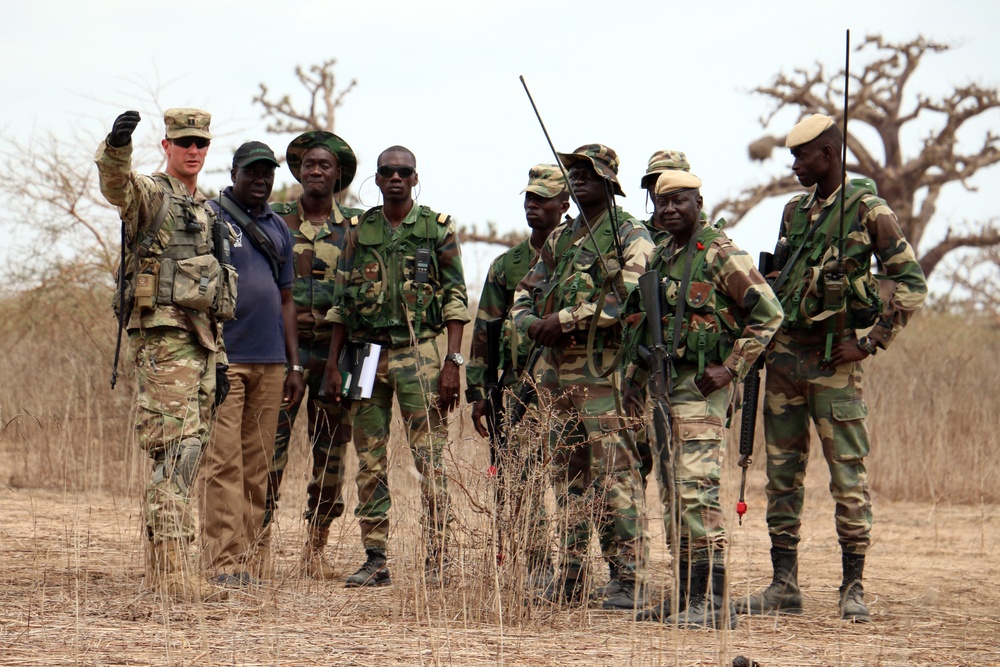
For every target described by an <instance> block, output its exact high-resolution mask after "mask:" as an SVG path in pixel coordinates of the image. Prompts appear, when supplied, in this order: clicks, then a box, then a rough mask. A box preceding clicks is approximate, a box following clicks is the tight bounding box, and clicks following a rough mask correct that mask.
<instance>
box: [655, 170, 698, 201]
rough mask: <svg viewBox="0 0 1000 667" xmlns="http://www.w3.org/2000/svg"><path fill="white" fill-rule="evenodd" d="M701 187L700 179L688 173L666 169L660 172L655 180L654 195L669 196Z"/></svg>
mask: <svg viewBox="0 0 1000 667" xmlns="http://www.w3.org/2000/svg"><path fill="white" fill-rule="evenodd" d="M700 187H701V179H700V178H698V177H697V176H695V175H694V174H692V173H691V172H689V171H681V170H680V169H667V170H665V171H662V172H660V175H659V177H657V179H656V195H657V196H660V195H669V194H671V193H673V192H679V191H681V190H693V189H694V188H700Z"/></svg>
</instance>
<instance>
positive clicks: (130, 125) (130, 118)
mask: <svg viewBox="0 0 1000 667" xmlns="http://www.w3.org/2000/svg"><path fill="white" fill-rule="evenodd" d="M139 120H140V119H139V112H138V111H126V112H125V113H123V114H122V115H120V116H118V118H115V124H114V125H112V126H111V134H109V135H108V146H114V147H115V148H121V147H122V146H128V145H129V143H130V142H131V141H132V133H133V132H135V126H136V125H138V124H139Z"/></svg>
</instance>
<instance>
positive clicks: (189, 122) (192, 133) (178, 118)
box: [163, 109, 212, 139]
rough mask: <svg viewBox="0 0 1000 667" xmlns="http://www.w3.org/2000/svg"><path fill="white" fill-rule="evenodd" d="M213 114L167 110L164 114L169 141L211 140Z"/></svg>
mask: <svg viewBox="0 0 1000 667" xmlns="http://www.w3.org/2000/svg"><path fill="white" fill-rule="evenodd" d="M211 122H212V114H210V113H208V112H207V111H202V110H201V109H167V110H166V111H164V112H163V124H164V125H166V126H167V139H180V138H181V137H201V138H202V139H211V138H212V134H211V132H209V130H208V126H209V124H211Z"/></svg>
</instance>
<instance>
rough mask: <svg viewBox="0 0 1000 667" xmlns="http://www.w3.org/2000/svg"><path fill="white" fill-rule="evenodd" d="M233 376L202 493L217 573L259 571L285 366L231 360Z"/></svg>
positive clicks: (204, 525)
mask: <svg viewBox="0 0 1000 667" xmlns="http://www.w3.org/2000/svg"><path fill="white" fill-rule="evenodd" d="M227 376H228V378H229V384H230V390H229V395H228V396H227V397H226V401H225V402H224V403H223V404H222V405H221V406H220V407H219V411H218V420H217V422H216V424H215V430H214V432H213V437H212V439H211V441H210V442H209V445H208V449H207V450H206V451H205V458H204V460H203V461H202V464H201V480H200V493H199V497H198V508H199V511H200V513H201V557H202V566H203V567H204V568H205V570H207V571H208V572H209V573H214V574H221V573H229V574H236V573H238V572H246V571H253V570H255V569H256V563H255V557H256V553H257V548H258V542H259V540H260V538H261V536H262V533H263V525H264V510H265V500H266V497H267V472H268V468H269V466H270V464H271V458H272V457H273V455H274V434H275V431H276V430H277V425H278V411H279V409H280V408H281V398H282V392H283V388H284V380H285V365H284V364H231V365H230V366H229V371H228V372H227Z"/></svg>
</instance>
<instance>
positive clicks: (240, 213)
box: [215, 193, 285, 282]
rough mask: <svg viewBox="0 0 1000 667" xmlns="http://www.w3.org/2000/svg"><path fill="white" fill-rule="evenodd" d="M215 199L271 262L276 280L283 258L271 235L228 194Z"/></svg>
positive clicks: (276, 280)
mask: <svg viewBox="0 0 1000 667" xmlns="http://www.w3.org/2000/svg"><path fill="white" fill-rule="evenodd" d="M215 201H216V203H218V205H219V207H220V208H221V209H223V210H224V211H225V212H226V213H228V214H229V215H230V216H232V218H233V220H234V221H236V224H237V225H239V226H240V227H242V228H243V231H245V232H246V233H247V236H249V238H250V242H251V243H253V245H254V247H255V248H257V250H260V251H261V252H262V253H264V256H265V257H267V260H268V262H269V263H270V264H271V273H272V274H273V275H274V282H278V278H279V276H280V273H281V267H282V266H283V265H284V263H285V258H284V257H283V256H281V255H279V254H278V249H277V248H276V247H275V246H274V241H272V240H271V237H270V236H268V235H267V234H266V233H265V232H264V230H263V229H261V228H260V225H258V224H257V221H256V220H254V219H253V218H251V217H250V216H249V215H247V213H246V211H244V210H243V209H241V208H240V207H239V206H237V205H236V202H234V201H233V200H232V199H230V198H229V197H228V196H224V195H223V193H220V194H219V196H218V197H217V198H216V200H215Z"/></svg>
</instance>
